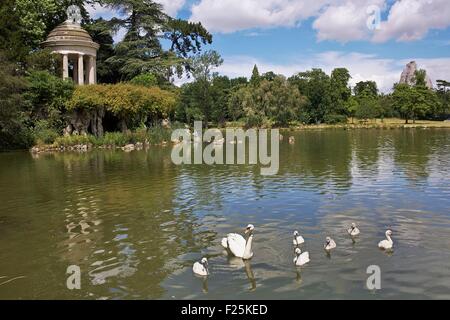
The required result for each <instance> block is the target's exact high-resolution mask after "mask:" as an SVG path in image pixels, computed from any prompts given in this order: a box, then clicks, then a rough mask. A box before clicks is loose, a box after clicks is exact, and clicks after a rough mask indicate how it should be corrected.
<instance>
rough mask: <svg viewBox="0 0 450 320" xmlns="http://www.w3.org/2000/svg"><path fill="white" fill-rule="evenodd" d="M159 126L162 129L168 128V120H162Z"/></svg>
mask: <svg viewBox="0 0 450 320" xmlns="http://www.w3.org/2000/svg"><path fill="white" fill-rule="evenodd" d="M161 125H162V126H163V128H170V120H169V119H163V120H162V121H161Z"/></svg>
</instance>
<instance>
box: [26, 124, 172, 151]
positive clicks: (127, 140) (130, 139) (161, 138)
mask: <svg viewBox="0 0 450 320" xmlns="http://www.w3.org/2000/svg"><path fill="white" fill-rule="evenodd" d="M179 127H181V126H180V125H176V126H172V127H171V128H167V127H163V126H154V127H151V128H148V129H147V128H145V129H138V130H135V131H128V132H106V133H105V134H104V135H103V136H102V137H96V136H93V135H89V134H88V135H68V136H59V137H56V138H55V139H54V142H53V143H50V144H46V143H42V142H39V141H38V142H37V143H36V145H35V146H34V147H33V148H32V149H31V151H32V152H35V153H39V152H48V151H65V150H68V151H75V150H78V151H87V150H89V149H94V148H98V149H115V148H122V149H134V148H138V149H139V148H143V147H145V146H150V145H165V144H167V143H169V142H170V138H171V135H172V130H174V129H176V128H179ZM132 145H133V147H131V146H132Z"/></svg>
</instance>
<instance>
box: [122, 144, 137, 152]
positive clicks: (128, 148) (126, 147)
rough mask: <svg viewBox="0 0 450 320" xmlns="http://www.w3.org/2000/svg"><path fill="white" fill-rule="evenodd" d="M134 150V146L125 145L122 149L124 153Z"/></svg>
mask: <svg viewBox="0 0 450 320" xmlns="http://www.w3.org/2000/svg"><path fill="white" fill-rule="evenodd" d="M135 148H136V147H135V145H134V144H127V145H126V146H124V147H123V148H122V150H123V151H125V152H131V151H133V150H134V149H135Z"/></svg>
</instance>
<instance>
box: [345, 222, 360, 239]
mask: <svg viewBox="0 0 450 320" xmlns="http://www.w3.org/2000/svg"><path fill="white" fill-rule="evenodd" d="M347 232H348V234H349V235H351V236H352V237H356V236H358V235H359V234H360V233H361V231H359V229H358V228H357V227H356V223H352V226H351V227H350V229H348V230H347Z"/></svg>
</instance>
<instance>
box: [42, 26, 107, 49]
mask: <svg viewBox="0 0 450 320" xmlns="http://www.w3.org/2000/svg"><path fill="white" fill-rule="evenodd" d="M42 45H43V46H44V47H59V46H76V47H85V48H92V49H95V50H98V48H99V47H100V45H99V44H97V43H95V42H94V41H92V38H91V36H90V35H89V33H88V32H87V31H86V30H84V29H83V28H82V27H81V26H80V25H79V24H76V23H71V22H68V21H66V22H64V23H62V24H60V25H59V26H57V27H56V28H55V29H53V30H52V31H51V32H50V33H49V35H48V37H47V39H46V40H45V41H44V42H43V43H42Z"/></svg>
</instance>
